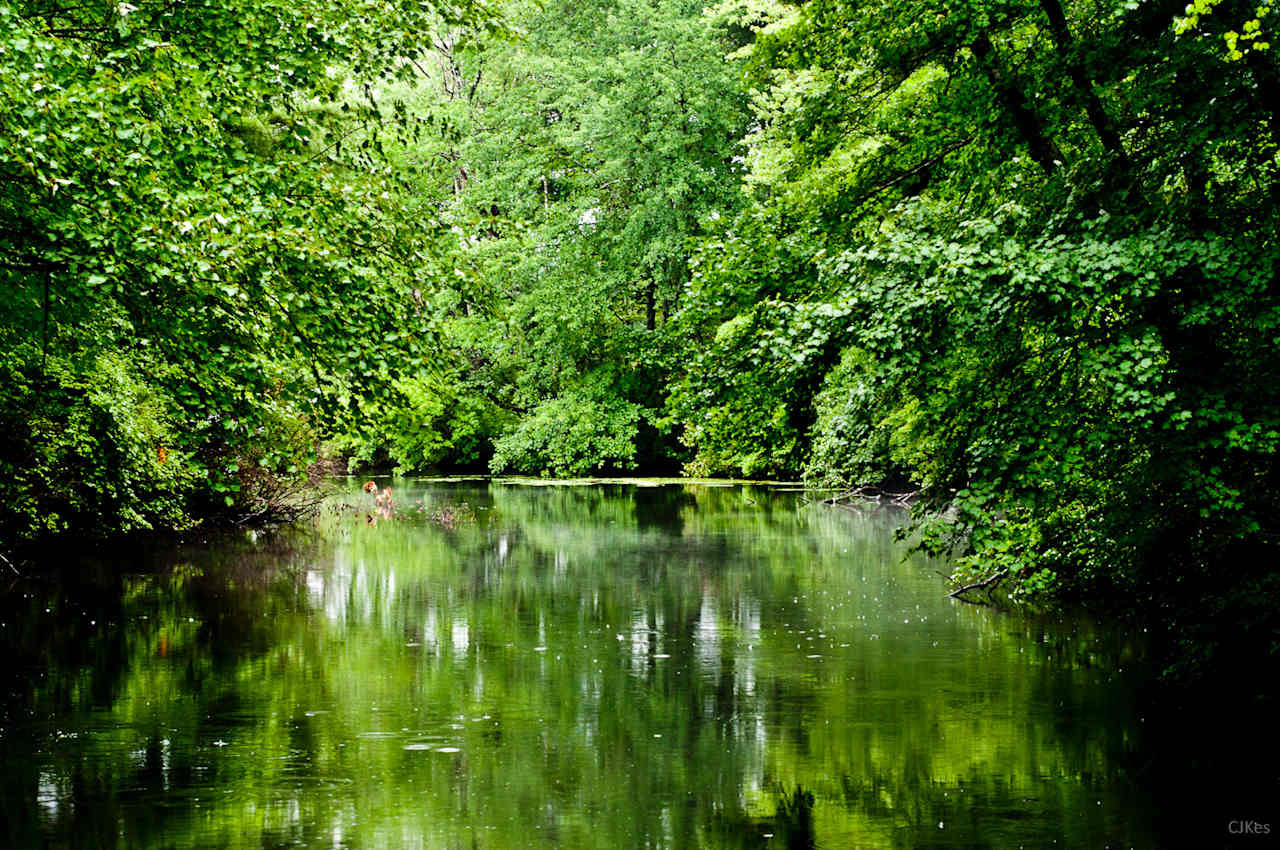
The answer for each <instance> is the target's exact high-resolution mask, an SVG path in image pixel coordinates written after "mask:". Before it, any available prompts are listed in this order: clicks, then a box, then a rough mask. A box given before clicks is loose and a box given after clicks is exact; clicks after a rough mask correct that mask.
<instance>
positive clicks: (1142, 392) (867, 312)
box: [671, 0, 1280, 654]
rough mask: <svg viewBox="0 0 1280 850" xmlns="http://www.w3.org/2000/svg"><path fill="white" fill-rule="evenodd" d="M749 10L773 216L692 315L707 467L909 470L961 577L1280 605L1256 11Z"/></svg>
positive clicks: (732, 255) (749, 235)
mask: <svg viewBox="0 0 1280 850" xmlns="http://www.w3.org/2000/svg"><path fill="white" fill-rule="evenodd" d="M729 11H730V12H733V13H735V14H739V15H740V16H741V19H742V20H743V21H744V22H746V23H747V24H748V25H749V26H751V27H752V28H754V30H755V31H756V32H757V38H756V40H755V42H754V43H753V45H752V46H751V47H750V52H751V54H752V58H751V67H752V69H753V79H754V85H755V88H756V91H755V94H754V95H753V102H754V104H755V108H756V115H757V119H756V122H755V124H754V128H755V129H754V131H753V133H752V134H751V135H750V136H749V137H748V140H747V141H748V145H749V149H748V153H747V161H748V164H749V165H750V169H751V170H750V173H749V174H748V175H747V176H746V179H745V185H746V187H747V188H748V191H749V192H750V194H751V203H750V204H749V205H748V206H747V207H746V208H744V209H743V211H742V212H741V213H740V214H739V215H738V216H737V217H736V218H735V219H733V220H732V221H728V222H726V223H725V225H724V227H723V228H722V230H721V231H720V232H718V233H716V234H714V235H713V236H712V237H711V238H709V239H707V240H706V241H704V242H703V244H702V245H701V246H700V249H699V253H698V256H697V260H696V262H695V264H694V265H695V268H696V272H695V278H694V279H695V283H694V289H693V297H692V299H690V300H687V301H686V302H685V305H684V307H685V309H684V311H683V313H682V315H681V317H680V320H681V321H682V322H684V323H686V326H687V327H688V329H689V331H690V333H692V334H697V335H698V336H699V338H700V339H701V340H702V341H703V351H702V353H701V354H700V356H698V357H697V358H696V359H694V360H693V361H692V367H691V368H690V370H689V372H688V374H687V375H685V376H684V377H683V378H682V379H681V380H680V381H679V382H678V383H677V384H676V385H675V389H674V392H673V394H672V397H671V399H672V410H673V412H674V413H675V415H676V416H677V417H678V418H679V419H680V420H681V421H683V422H684V433H685V438H686V440H687V441H688V442H689V443H690V444H691V445H692V447H693V448H694V449H695V451H696V457H695V461H694V464H693V468H695V469H697V470H698V471H700V472H721V471H737V470H747V469H751V470H753V471H754V470H756V469H760V470H762V471H765V472H772V473H774V474H797V473H800V472H801V471H803V472H804V473H805V474H806V475H807V476H808V477H809V478H810V479H811V480H813V481H815V482H821V483H825V484H829V485H839V484H850V485H851V484H858V483H868V482H875V481H881V482H883V481H886V480H890V479H901V478H908V479H911V480H914V481H915V482H916V483H917V484H920V485H924V486H925V488H926V489H925V490H924V496H925V499H924V501H923V503H922V507H921V512H922V513H921V515H922V517H932V519H931V520H930V521H928V522H926V524H925V527H924V528H923V532H924V537H923V538H922V539H923V541H924V543H925V544H926V545H929V546H931V547H933V548H936V549H938V550H940V551H946V552H958V553H960V554H961V555H964V556H965V557H963V558H962V559H961V560H960V561H959V565H960V566H961V568H962V572H963V571H965V570H968V571H970V574H973V573H978V574H982V575H989V574H993V573H994V572H995V571H997V570H999V569H1007V570H1009V571H1010V573H1011V574H1012V575H1013V576H1014V577H1015V578H1017V579H1018V580H1019V581H1018V582H1017V585H1016V586H1017V587H1018V588H1019V589H1020V590H1024V591H1030V590H1045V589H1050V588H1056V589H1058V590H1059V591H1063V590H1076V591H1084V592H1090V593H1096V592H1098V590H1099V589H1100V588H1111V589H1113V590H1117V589H1118V590H1122V591H1123V592H1125V593H1129V594H1132V595H1134V596H1141V597H1142V598H1144V599H1147V600H1153V599H1161V600H1165V601H1169V600H1171V599H1176V600H1179V601H1178V602H1177V604H1176V606H1175V608H1174V609H1172V610H1173V611H1174V612H1175V614H1176V615H1177V616H1179V617H1185V618H1187V619H1188V620H1196V619H1198V618H1202V617H1203V611H1202V610H1197V608H1198V607H1200V606H1203V605H1209V606H1211V607H1214V608H1215V609H1220V610H1221V611H1229V612H1231V613H1230V614H1226V613H1224V614H1222V615H1221V618H1222V619H1223V620H1224V621H1228V622H1232V623H1247V624H1249V625H1250V627H1255V628H1256V627H1258V626H1259V624H1260V623H1268V622H1270V623H1274V616H1273V615H1267V614H1266V613H1265V611H1266V610H1267V608H1268V605H1270V602H1269V600H1272V599H1274V598H1275V590H1276V584H1277V576H1276V574H1275V573H1274V572H1273V571H1272V569H1271V568H1270V566H1269V564H1271V563H1274V561H1275V540H1276V539H1277V533H1278V532H1280V529H1277V528H1276V525H1275V519H1274V511H1273V510H1272V509H1271V506H1272V505H1273V504H1274V503H1275V501H1276V497H1277V492H1276V488H1277V480H1278V479H1277V474H1276V462H1275V459H1276V450H1277V447H1278V442H1277V441H1278V440H1280V406H1278V405H1277V404H1276V403H1275V400H1274V399H1275V395H1274V392H1273V388H1274V386H1275V385H1276V380H1277V377H1280V376H1278V375H1277V374H1276V367H1275V364H1276V362H1277V357H1276V355H1277V353H1280V352H1277V351H1276V340H1277V338H1280V337H1278V336H1277V333H1276V332H1277V330H1280V326H1278V325H1277V319H1278V318H1280V313H1277V300H1276V288H1275V280H1276V261H1277V257H1278V254H1277V245H1276V241H1275V237H1274V232H1275V223H1276V215H1275V199H1276V191H1277V184H1276V181H1275V162H1276V154H1277V142H1278V141H1280V135H1278V134H1277V133H1276V129H1275V125H1274V121H1275V113H1274V109H1273V108H1272V106H1271V104H1272V103H1274V97H1273V94H1274V90H1273V86H1274V85H1275V81H1276V79H1277V77H1276V74H1277V66H1276V63H1275V59H1274V55H1273V54H1272V53H1271V52H1270V51H1269V50H1267V49H1265V48H1263V47H1261V46H1259V48H1258V49H1256V50H1253V49H1251V50H1250V51H1249V53H1248V54H1247V56H1245V55H1242V56H1234V55H1229V53H1228V51H1227V50H1226V49H1225V48H1224V41H1225V42H1229V41H1230V38H1228V37H1226V36H1225V34H1222V35H1221V37H1215V32H1216V30H1215V27H1222V28H1225V26H1226V24H1223V23H1219V22H1230V21H1237V20H1240V19H1242V18H1248V17H1249V16H1251V15H1253V14H1254V13H1255V11H1256V10H1254V9H1252V7H1246V6H1245V5H1242V4H1235V5H1232V4H1222V5H1221V6H1219V7H1217V8H1215V10H1214V17H1213V20H1211V21H1208V20H1201V21H1200V22H1198V24H1197V26H1196V28H1194V29H1188V28H1187V27H1186V26H1185V25H1182V24H1179V23H1177V22H1176V21H1175V16H1176V15H1177V14H1179V13H1181V12H1182V8H1181V7H1180V5H1178V4H1169V3H1131V4H1126V5H1125V6H1123V7H1118V8H1117V9H1115V10H1110V11H1101V10H1099V9H1098V8H1096V7H1093V6H1086V5H1083V4H1080V5H1072V4H1067V5H1062V4H1060V3H1059V2H1057V0H1044V2H1036V3H1003V4H985V3H979V4H969V5H962V6H959V7H956V6H954V5H949V6H947V7H945V8H944V7H941V6H935V5H934V4H930V3H925V2H918V3H917V2H912V3H887V2H885V3H875V2H873V3H856V4H847V3H829V2H825V0H814V2H810V3H806V4H804V5H803V6H800V7H798V8H796V7H782V6H779V7H769V6H768V4H755V5H743V6H741V7H736V8H730V9H729ZM1250 31H1251V32H1252V31H1254V30H1252V29H1251V30H1250ZM1249 40H1250V41H1252V42H1258V41H1259V38H1258V37H1255V38H1253V39H1249ZM1236 52H1242V51H1236ZM791 441H795V445H797V446H801V447H802V448H801V449H800V450H797V451H782V452H775V453H773V454H769V453H768V452H761V449H762V448H764V447H768V448H770V449H776V448H777V447H779V446H784V447H785V446H787V445H789V444H790V442H791ZM944 507H947V508H949V510H947V511H946V512H941V509H942V508H944ZM1241 564H1244V565H1247V566H1244V567H1242V566H1241ZM1228 569H1229V570H1230V579H1229V580H1227V579H1224V572H1223V571H1224V570H1228ZM1210 599H1212V600H1214V601H1213V602H1206V600H1210ZM1268 616H1270V619H1268ZM1234 628H1235V627H1234V625H1233V626H1232V629H1234ZM1266 628H1269V627H1263V629H1264V632H1265V629H1266ZM1224 631H1230V630H1225V629H1224ZM1264 632H1258V631H1255V632H1253V634H1255V635H1257V634H1261V633H1264ZM1252 644H1253V645H1254V646H1258V647H1260V648H1261V650H1262V651H1263V653H1264V654H1265V653H1266V652H1267V651H1268V646H1269V644H1268V643H1267V642H1265V641H1263V642H1259V641H1258V640H1257V639H1256V637H1255V638H1254V639H1253V640H1252Z"/></svg>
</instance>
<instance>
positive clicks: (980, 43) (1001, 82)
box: [969, 32, 1062, 174]
mask: <svg viewBox="0 0 1280 850" xmlns="http://www.w3.org/2000/svg"><path fill="white" fill-rule="evenodd" d="M969 49H970V50H972V51H973V55H974V57H975V58H976V59H977V60H978V63H979V64H980V65H982V68H983V70H984V71H985V72H986V74H987V79H989V80H990V81H991V85H992V87H993V88H994V89H995V90H996V94H997V95H999V97H1000V103H1001V104H1002V105H1003V106H1004V108H1005V109H1006V110H1007V111H1008V113H1009V117H1010V118H1011V119H1013V125H1014V127H1015V128H1017V130H1018V134H1019V135H1021V136H1022V140H1023V141H1024V142H1025V143H1026V145H1027V149H1028V152H1029V153H1030V154H1031V158H1032V159H1033V160H1035V162H1036V164H1037V165H1039V166H1040V168H1042V169H1043V170H1044V173H1045V174H1052V173H1053V172H1054V171H1055V170H1056V169H1057V167H1058V166H1059V165H1060V164H1061V163H1062V153H1061V152H1060V151H1059V150H1058V146H1057V145H1055V144H1054V143H1053V140H1052V139H1050V138H1049V136H1048V134H1047V133H1046V132H1045V129H1044V123H1043V122H1042V121H1041V120H1040V116H1038V115H1036V113H1035V111H1034V110H1033V109H1032V108H1031V104H1030V103H1028V102H1027V96H1026V94H1025V93H1023V91H1022V90H1021V89H1019V88H1018V87H1017V86H1015V85H1014V84H1013V82H1012V81H1011V80H1010V79H1009V78H1008V77H1007V76H1006V75H1005V73H1004V69H1002V68H1001V67H1000V59H999V57H998V56H996V49H995V45H993V44H992V43H991V37H990V36H989V35H987V34H986V33H985V32H984V33H981V34H979V35H978V37H977V38H975V39H974V40H973V43H972V44H971V45H969Z"/></svg>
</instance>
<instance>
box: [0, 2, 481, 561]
mask: <svg viewBox="0 0 1280 850" xmlns="http://www.w3.org/2000/svg"><path fill="white" fill-rule="evenodd" d="M481 14H482V12H481V11H480V10H478V7H476V6H474V5H472V4H467V5H465V6H462V7H459V8H451V9H449V10H446V11H444V12H442V13H437V12H436V11H435V10H433V8H432V7H429V6H425V5H421V4H418V3H403V4H394V5H387V6H384V7H379V8H378V9H377V10H374V9H372V8H367V7H365V6H363V5H361V4H346V3H338V4H307V3H303V4H296V3H294V4H276V3H269V2H268V3H259V4H255V5H251V6H244V5H243V4H234V3H233V4H226V3H222V4H219V3H214V4H212V5H209V4H205V5H202V6H201V7H199V8H198V9H196V8H194V7H186V6H178V7H174V6H170V5H164V4H153V5H147V4H141V5H139V6H134V5H132V4H121V5H120V6H119V7H118V8H116V7H112V8H111V9H110V10H106V12H105V13H104V10H103V9H101V8H98V7H91V6H67V7H49V6H41V5H38V4H26V3H23V4H19V5H17V6H12V5H4V6H0V33H2V35H0V278H2V279H3V282H4V287H3V292H2V294H0V329H2V330H0V368H2V369H3V370H4V371H5V372H6V373H10V374H13V373H18V374H20V375H21V376H23V377H22V380H21V383H20V386H18V387H14V388H13V389H12V390H11V391H10V392H8V393H6V394H5V396H4V397H3V402H4V410H3V411H0V415H2V416H3V418H4V419H5V421H6V422H10V423H12V428H11V429H10V433H11V434H12V435H15V436H12V437H10V439H11V441H13V442H12V444H11V446H10V448H9V450H8V451H7V452H6V454H7V458H8V460H7V462H8V463H10V464H11V465H12V467H13V468H14V469H19V470H21V469H23V468H24V467H30V468H29V470H28V471H26V472H23V473H22V474H23V476H24V478H23V479H22V480H25V481H28V482H30V481H35V480H36V479H37V478H38V477H41V476H45V475H48V474H51V473H56V475H57V476H61V477H63V478H67V479H68V480H67V481H66V482H65V488H64V489H65V493H66V494H70V493H73V492H74V493H80V494H89V493H100V494H101V498H103V499H106V500H108V501H109V502H110V503H111V504H110V505H108V506H106V507H104V508H103V510H102V511H101V512H100V513H97V514H95V509H94V508H93V506H92V505H91V504H90V503H89V502H83V500H82V497H81V496H72V495H65V494H64V495H61V496H59V497H58V500H57V501H59V503H60V504H74V505H76V507H74V509H72V511H71V512H72V513H73V514H74V515H75V516H76V517H77V520H76V524H77V527H79V528H80V530H85V531H90V532H93V533H99V532H110V531H112V530H115V529H119V528H133V527H141V526H145V525H170V526H171V525H175V524H181V523H183V522H186V521H188V520H187V519H186V517H187V516H190V515H189V514H185V513H183V510H182V509H180V508H179V504H185V505H187V506H188V507H194V508H195V509H196V510H197V511H198V512H199V513H201V514H203V513H205V512H207V511H208V510H209V509H214V508H216V509H218V510H226V509H228V508H231V509H233V510H234V511H235V512H238V513H250V512H251V513H254V514H257V513H260V512H261V507H262V506H261V504H260V503H261V501H262V498H263V486H266V485H267V482H266V480H265V479H264V477H263V476H265V475H267V474H268V473H270V475H271V477H273V478H279V477H280V476H284V477H293V478H301V477H302V476H303V474H304V473H305V468H306V465H307V461H308V460H309V456H310V455H313V454H314V445H315V440H316V439H317V438H318V437H320V436H323V435H326V434H333V433H338V432H341V431H342V430H344V429H346V428H349V427H352V425H353V423H355V422H358V421H359V418H360V413H361V411H362V410H363V409H364V408H365V407H366V406H367V405H368V404H369V403H371V401H370V400H371V399H374V398H376V397H377V396H379V395H383V394H386V393H387V391H388V389H389V388H390V387H391V386H392V385H393V383H394V381H395V380H396V378H398V377H399V376H401V375H404V374H406V373H409V374H412V373H414V372H416V371H417V370H418V369H420V368H421V366H422V364H423V362H424V357H423V354H422V352H423V351H424V350H426V348H425V344H426V343H427V342H428V341H429V339H430V336H431V327H430V321H429V316H428V315H427V314H426V313H425V312H424V310H423V309H422V306H421V302H422V297H421V292H422V291H424V290H430V289H431V288H432V287H434V286H436V285H437V282H438V281H439V280H440V279H441V278H442V277H443V271H442V266H443V265H444V264H443V263H441V262H440V257H441V256H443V255H444V254H445V253H447V252H448V251H449V250H451V249H452V245H453V244H454V236H453V235H452V234H451V233H449V231H448V230H447V227H446V226H445V225H444V224H443V223H442V222H441V221H440V220H439V219H437V218H433V217H432V216H430V215H424V210H423V208H422V207H423V204H422V202H421V201H418V200H416V199H415V194H416V190H417V188H418V187H419V185H420V184H421V182H422V180H423V179H424V178H423V177H422V174H421V172H422V169H419V170H418V172H414V171H413V170H410V169H405V170H404V171H402V172H400V173H392V172H390V171H389V170H388V169H387V168H386V167H385V162H386V159H385V157H384V153H385V151H386V149H387V144H386V143H389V142H391V141H393V140H394V139H396V138H400V139H404V138H408V137H410V136H411V135H412V133H413V132H415V131H420V126H419V123H418V122H416V121H414V120H411V117H410V116H409V115H408V113H407V112H406V110H405V109H404V107H403V103H397V102H394V101H390V102H388V101H386V100H383V99H382V92H383V90H384V88H386V87H387V86H389V85H390V83H389V81H390V80H391V79H392V78H393V77H396V76H400V77H403V76H405V74H406V71H407V70H410V69H411V67H412V66H411V63H410V62H409V61H408V60H409V59H411V58H413V57H414V56H416V55H418V54H419V53H420V48H419V47H418V46H417V45H419V44H420V43H421V41H422V40H425V39H426V37H427V36H428V35H429V32H430V30H431V29H432V28H434V27H439V26H445V25H447V24H449V22H450V21H452V20H454V19H455V18H456V17H457V16H459V15H461V16H464V17H468V18H476V17H478V16H479V15H481ZM114 374H122V375H126V376H127V380H128V383H129V386H130V387H132V388H133V389H131V390H130V392H129V393H126V394H125V395H124V396H122V398H137V399H143V398H146V399H150V398H155V399H161V401H159V402H157V404H158V405H159V406H160V407H163V409H164V411H165V414H164V416H163V417H159V416H153V415H151V414H147V415H146V416H145V417H144V416H141V414H139V415H137V416H134V415H131V414H127V411H126V410H125V409H124V408H121V407H119V406H111V405H107V404H106V402H105V401H103V399H105V398H106V396H103V395H101V394H99V395H95V394H94V393H93V392H90V391H89V388H91V387H97V386H101V382H102V381H103V380H105V378H104V377H103V376H104V375H114ZM121 380H124V378H121ZM24 387H25V388H26V389H23V388H24ZM26 394H34V395H35V396H36V397H38V398H39V400H40V403H41V405H42V406H34V405H31V404H30V403H29V402H30V399H29V397H28V395H26ZM121 403H123V402H121ZM148 409H149V408H148ZM105 421H110V422H112V423H115V424H113V425H109V426H108V425H105V424H101V422H105ZM95 422H98V423H99V424H92V423H95ZM146 422H154V423H162V424H164V425H165V427H167V428H168V429H170V430H171V431H172V432H173V435H174V436H173V439H172V449H173V451H172V457H173V459H174V463H175V464H180V465H184V466H183V468H184V469H185V470H186V472H189V473H191V475H187V474H186V473H184V474H182V475H178V476H177V478H174V479H173V480H172V481H170V480H169V478H167V477H166V476H167V475H168V473H167V471H166V470H162V472H164V473H165V474H158V473H157V474H152V473H146V474H143V473H144V470H145V465H144V464H143V463H142V461H141V460H140V459H139V458H141V457H142V456H143V455H144V454H146V453H148V452H152V453H153V452H154V451H155V446H154V445H152V444H151V443H149V442H147V440H149V439H150V435H149V434H148V433H146V429H147V428H150V427H151V426H150V425H145V427H144V424H143V423H146ZM130 423H132V424H130ZM64 427H65V428H67V429H68V430H67V433H66V434H65V435H63V434H62V433H61V432H60V431H61V429H62V428H64ZM157 427H158V426H157ZM139 429H142V430H139ZM87 434H91V435H92V436H91V437H89V436H85V435H87ZM59 458H64V459H66V460H67V463H66V464H65V465H62V461H61V460H59ZM73 458H74V459H75V462H72V459H73ZM42 459H43V460H42ZM44 462H47V463H49V464H54V465H55V466H57V469H53V468H44V467H42V466H41V464H42V463H44ZM247 468H252V469H253V470H254V472H253V473H252V475H249V474H248V473H246V469H247ZM157 475H158V477H157ZM175 475H176V473H175ZM246 476H247V477H246ZM135 478H136V479H137V480H138V481H140V482H142V483H144V484H145V485H146V486H141V485H139V486H133V485H132V484H129V483H128V482H130V481H133V480H134V479H135ZM153 479H154V481H153ZM251 479H252V480H251ZM15 480H19V479H10V478H8V477H7V476H6V484H5V496H6V497H7V498H10V497H14V498H16V494H12V493H10V492H9V489H8V488H9V481H15ZM166 482H167V483H166ZM278 483H279V482H278V481H276V482H275V483H271V484H270V485H269V486H268V489H271V490H275V489H276V488H277V484H278ZM153 484H154V486H153ZM20 486H21V487H22V488H25V490H24V492H28V493H29V492H30V490H31V486H30V485H29V484H23V485H20ZM188 490H194V492H192V493H186V491H188ZM179 491H182V492H184V493H186V495H190V496H191V497H192V499H191V500H188V501H186V502H184V501H183V500H182V499H178V497H177V495H176V494H177V493H178V492H179ZM23 498H24V499H25V501H24V504H26V505H28V508H27V509H24V512H23V513H21V514H11V515H10V516H8V517H7V518H6V519H5V520H4V521H3V522H2V523H0V533H3V534H4V536H5V538H6V539H15V538H16V539H21V538H28V537H32V536H37V535H38V534H40V533H42V532H44V531H48V530H52V529H56V528H62V527H64V526H65V525H66V523H67V522H70V520H68V519H67V515H66V514H65V512H63V511H62V509H55V508H54V507H51V506H48V505H44V504H43V503H39V504H37V503H35V502H31V501H30V499H31V498H33V497H30V496H27V497H23ZM85 498H87V496H85ZM200 506H204V507H200ZM45 511H52V513H49V514H48V515H47V516H46V515H45V514H44V512H45ZM95 516H96V517H97V518H96V519H94V517H95Z"/></svg>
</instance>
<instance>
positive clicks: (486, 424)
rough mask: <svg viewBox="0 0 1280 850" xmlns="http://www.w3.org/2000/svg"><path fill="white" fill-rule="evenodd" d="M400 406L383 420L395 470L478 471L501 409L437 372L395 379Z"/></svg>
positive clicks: (489, 447)
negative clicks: (447, 468) (444, 466)
mask: <svg viewBox="0 0 1280 850" xmlns="http://www.w3.org/2000/svg"><path fill="white" fill-rule="evenodd" d="M399 389H400V391H401V392H402V393H403V395H404V403H403V406H397V407H396V408H394V409H393V411H392V413H391V414H390V416H389V417H388V420H387V422H386V424H385V427H386V429H387V433H389V434H390V435H391V444H390V446H389V452H390V454H391V459H392V460H393V461H395V464H396V471H397V473H401V472H407V471H411V470H413V471H416V470H424V469H431V468H436V467H439V466H440V465H441V464H442V463H447V464H449V465H450V467H452V468H460V469H477V468H478V469H483V468H485V464H486V463H487V462H488V460H489V457H490V455H491V454H492V446H491V440H492V438H493V436H494V435H495V434H497V433H498V431H499V425H500V423H501V422H502V414H501V411H500V410H498V409H497V408H496V407H495V405H494V404H493V403H492V402H490V401H488V399H486V398H485V397H484V396H483V395H481V394H480V393H478V392H476V391H475V389H474V388H473V387H469V386H467V385H465V384H463V383H461V382H460V381H457V380H450V379H448V378H441V377H436V376H429V377H420V378H413V379H409V380H405V381H402V382H400V384H399Z"/></svg>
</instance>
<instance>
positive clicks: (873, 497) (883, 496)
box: [822, 484, 920, 508]
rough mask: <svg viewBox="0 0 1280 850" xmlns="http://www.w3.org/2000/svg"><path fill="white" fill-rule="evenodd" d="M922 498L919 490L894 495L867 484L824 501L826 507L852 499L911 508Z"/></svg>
mask: <svg viewBox="0 0 1280 850" xmlns="http://www.w3.org/2000/svg"><path fill="white" fill-rule="evenodd" d="M919 496H920V491H919V490H908V491H906V492H905V493H893V492H890V491H888V490H881V489H880V488H879V487H876V486H874V485H872V484H865V485H863V486H861V487H855V488H853V489H852V490H846V491H844V492H843V493H839V494H837V495H835V496H832V497H831V498H829V499H823V500H822V504H824V505H837V506H838V505H840V503H842V502H847V501H850V500H852V499H863V500H866V501H872V502H876V503H877V504H884V503H886V502H887V503H889V504H892V505H898V506H899V507H903V508H909V507H911V504H912V503H913V502H915V500H916V499H917V498H918V497H919Z"/></svg>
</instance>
